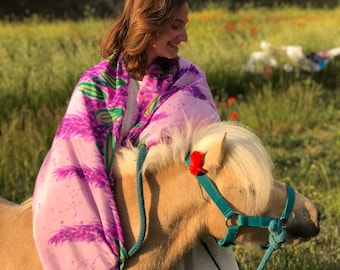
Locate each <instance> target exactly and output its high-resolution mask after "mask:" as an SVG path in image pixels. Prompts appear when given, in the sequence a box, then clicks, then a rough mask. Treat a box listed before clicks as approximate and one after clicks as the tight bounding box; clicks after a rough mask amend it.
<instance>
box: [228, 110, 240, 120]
mask: <svg viewBox="0 0 340 270" xmlns="http://www.w3.org/2000/svg"><path fill="white" fill-rule="evenodd" d="M229 117H230V119H231V120H236V119H237V118H238V113H237V112H233V113H231V114H230V116H229Z"/></svg>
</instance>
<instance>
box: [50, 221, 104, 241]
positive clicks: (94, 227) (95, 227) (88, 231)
mask: <svg viewBox="0 0 340 270" xmlns="http://www.w3.org/2000/svg"><path fill="white" fill-rule="evenodd" d="M103 239H104V231H103V227H102V224H101V223H96V224H87V225H74V226H72V227H64V228H62V229H61V230H60V231H59V232H58V233H57V234H55V235H53V237H51V238H50V240H49V241H48V242H49V244H55V245H58V244H62V243H64V242H67V241H68V242H77V241H81V242H93V241H96V242H99V243H100V242H103V241H104V240H103Z"/></svg>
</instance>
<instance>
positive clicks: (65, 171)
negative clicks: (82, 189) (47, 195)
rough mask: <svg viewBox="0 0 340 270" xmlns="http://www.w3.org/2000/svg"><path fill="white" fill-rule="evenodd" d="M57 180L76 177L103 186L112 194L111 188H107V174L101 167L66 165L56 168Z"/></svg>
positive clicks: (97, 186)
mask: <svg viewBox="0 0 340 270" xmlns="http://www.w3.org/2000/svg"><path fill="white" fill-rule="evenodd" d="M55 175H56V181H63V180H70V179H71V178H72V177H76V178H77V179H80V180H82V181H86V182H87V183H88V184H89V185H91V186H93V187H96V188H102V189H103V190H104V191H105V192H106V193H108V194H111V189H109V190H105V189H106V188H107V186H108V185H107V176H106V174H104V173H103V170H102V169H101V168H89V167H87V166H81V167H76V166H66V167H61V168H58V169H57V170H55Z"/></svg>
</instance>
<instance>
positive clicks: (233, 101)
mask: <svg viewBox="0 0 340 270" xmlns="http://www.w3.org/2000/svg"><path fill="white" fill-rule="evenodd" d="M235 102H236V98H234V97H230V98H228V103H229V104H233V103H235Z"/></svg>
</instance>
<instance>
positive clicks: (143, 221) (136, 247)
mask: <svg viewBox="0 0 340 270" xmlns="http://www.w3.org/2000/svg"><path fill="white" fill-rule="evenodd" d="M147 152H148V151H147V149H146V147H145V146H142V147H141V148H140V149H139V153H138V157H137V162H136V182H137V197H138V206H139V216H140V227H139V236H138V239H137V241H136V243H135V244H134V245H133V247H132V248H131V249H130V250H129V252H128V257H132V256H133V255H134V254H135V253H136V252H137V251H138V250H139V249H140V247H141V245H142V244H143V241H144V238H145V232H146V215H145V205H144V193H143V175H142V166H143V163H144V160H145V157H146V154H147Z"/></svg>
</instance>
